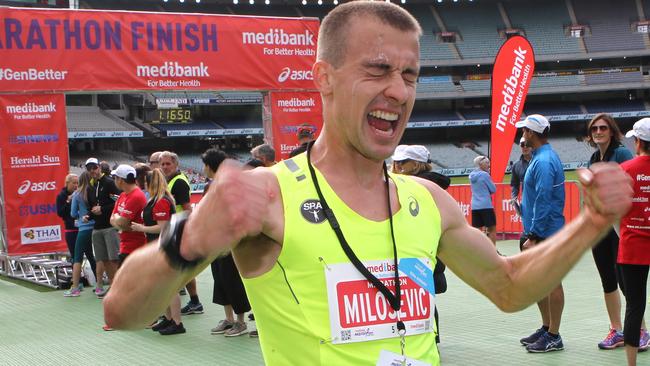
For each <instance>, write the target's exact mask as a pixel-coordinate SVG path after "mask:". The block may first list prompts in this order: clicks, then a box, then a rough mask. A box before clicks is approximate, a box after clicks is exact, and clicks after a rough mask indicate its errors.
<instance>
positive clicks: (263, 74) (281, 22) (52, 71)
mask: <svg viewBox="0 0 650 366" xmlns="http://www.w3.org/2000/svg"><path fill="white" fill-rule="evenodd" d="M318 26H319V23H318V19H303V18H296V19H291V18H264V17H245V16H226V15H206V14H177V13H174V14H169V13H164V14H163V13H137V12H119V11H86V10H67V9H37V10H33V9H25V8H0V59H1V60H2V63H1V64H0V90H2V91H3V92H25V91H45V90H47V91H49V90H57V91H74V90H84V91H92V90H165V89H170V90H173V89H183V90H195V89H196V90H201V89H220V90H228V89H237V90H242V89H243V90H246V89H252V90H269V89H313V80H312V79H313V77H312V73H311V66H312V64H313V63H314V61H315V59H316V41H317V34H318Z"/></svg>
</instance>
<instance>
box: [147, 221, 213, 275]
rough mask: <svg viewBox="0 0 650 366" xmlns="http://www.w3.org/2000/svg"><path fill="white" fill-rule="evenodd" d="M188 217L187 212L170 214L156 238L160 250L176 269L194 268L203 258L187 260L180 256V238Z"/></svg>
mask: <svg viewBox="0 0 650 366" xmlns="http://www.w3.org/2000/svg"><path fill="white" fill-rule="evenodd" d="M188 217H189V213H187V212H181V213H177V214H174V215H172V218H171V220H170V221H169V224H168V225H167V226H165V228H163V231H162V232H161V233H160V238H159V240H158V241H159V245H160V250H161V251H163V253H165V256H166V257H167V261H168V262H169V265H171V266H172V267H173V268H175V269H178V270H186V269H191V268H194V267H196V266H197V265H198V264H199V263H200V262H201V261H202V260H203V258H197V259H195V260H193V261H188V260H186V259H185V258H183V256H181V239H182V237H183V229H184V228H185V222H186V221H187V218H188Z"/></svg>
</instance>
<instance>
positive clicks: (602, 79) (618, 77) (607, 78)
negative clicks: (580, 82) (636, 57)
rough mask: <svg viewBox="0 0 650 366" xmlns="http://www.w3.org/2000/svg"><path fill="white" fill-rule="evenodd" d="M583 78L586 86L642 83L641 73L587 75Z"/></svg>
mask: <svg viewBox="0 0 650 366" xmlns="http://www.w3.org/2000/svg"><path fill="white" fill-rule="evenodd" d="M584 78H585V81H586V82H587V85H596V84H615V83H640V82H642V81H643V75H642V73H641V71H632V72H612V73H603V74H588V75H584Z"/></svg>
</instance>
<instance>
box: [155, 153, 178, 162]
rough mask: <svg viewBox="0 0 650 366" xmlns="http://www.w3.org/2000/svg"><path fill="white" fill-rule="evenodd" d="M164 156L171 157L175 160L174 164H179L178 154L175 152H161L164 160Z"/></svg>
mask: <svg viewBox="0 0 650 366" xmlns="http://www.w3.org/2000/svg"><path fill="white" fill-rule="evenodd" d="M162 158H170V159H172V161H173V162H174V164H176V165H178V155H177V154H176V153H175V152H171V151H163V152H161V153H160V157H159V159H161V160H162Z"/></svg>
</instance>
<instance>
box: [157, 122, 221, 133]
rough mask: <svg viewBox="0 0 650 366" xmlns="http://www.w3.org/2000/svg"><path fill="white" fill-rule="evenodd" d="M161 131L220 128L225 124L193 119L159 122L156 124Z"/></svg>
mask: <svg viewBox="0 0 650 366" xmlns="http://www.w3.org/2000/svg"><path fill="white" fill-rule="evenodd" d="M152 126H155V127H156V128H157V129H159V130H161V131H190V130H218V129H223V126H220V125H218V124H217V123H215V122H213V121H193V122H190V123H158V124H155V125H152Z"/></svg>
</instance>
